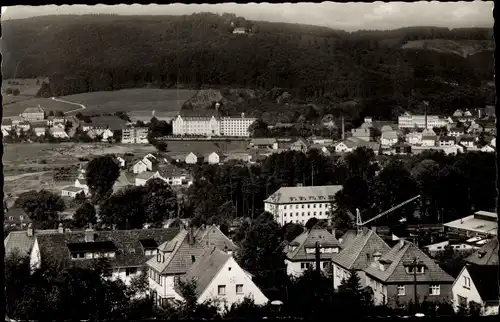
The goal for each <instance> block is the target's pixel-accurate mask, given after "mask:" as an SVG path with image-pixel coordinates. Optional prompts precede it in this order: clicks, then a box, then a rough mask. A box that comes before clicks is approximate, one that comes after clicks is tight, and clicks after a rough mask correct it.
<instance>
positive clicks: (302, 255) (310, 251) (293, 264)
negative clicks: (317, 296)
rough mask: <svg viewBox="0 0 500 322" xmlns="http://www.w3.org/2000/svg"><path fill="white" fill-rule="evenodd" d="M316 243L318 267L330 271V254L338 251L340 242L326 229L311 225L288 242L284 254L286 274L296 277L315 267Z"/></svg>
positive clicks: (326, 271)
mask: <svg viewBox="0 0 500 322" xmlns="http://www.w3.org/2000/svg"><path fill="white" fill-rule="evenodd" d="M316 243H318V247H319V252H320V262H321V264H320V265H321V267H320V268H321V269H322V270H323V271H324V272H325V273H328V272H331V260H332V256H333V254H335V253H338V252H339V251H340V243H339V241H338V240H337V238H335V236H334V235H332V234H331V233H330V232H328V230H326V229H324V228H318V227H313V228H312V229H309V230H306V231H305V232H303V233H302V234H300V235H299V236H297V237H296V238H295V239H294V240H293V241H292V242H290V243H289V244H288V246H287V249H286V254H285V256H286V259H285V264H286V271H287V274H288V275H291V276H295V277H298V276H300V275H302V274H303V273H304V272H305V271H306V270H307V269H309V268H312V269H315V268H316Z"/></svg>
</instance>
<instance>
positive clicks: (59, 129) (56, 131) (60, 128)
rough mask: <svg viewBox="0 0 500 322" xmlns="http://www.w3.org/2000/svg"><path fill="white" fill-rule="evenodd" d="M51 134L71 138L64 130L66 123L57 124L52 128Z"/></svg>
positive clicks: (61, 137)
mask: <svg viewBox="0 0 500 322" xmlns="http://www.w3.org/2000/svg"><path fill="white" fill-rule="evenodd" d="M49 132H50V134H51V135H52V136H53V137H55V138H60V139H67V138H69V136H68V133H66V131H64V125H61V124H57V125H54V126H53V127H51V128H50V130H49Z"/></svg>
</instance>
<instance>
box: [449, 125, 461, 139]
mask: <svg viewBox="0 0 500 322" xmlns="http://www.w3.org/2000/svg"><path fill="white" fill-rule="evenodd" d="M464 134H465V129H463V128H460V127H452V128H450V130H449V131H448V135H450V136H454V137H459V136H462V135H464Z"/></svg>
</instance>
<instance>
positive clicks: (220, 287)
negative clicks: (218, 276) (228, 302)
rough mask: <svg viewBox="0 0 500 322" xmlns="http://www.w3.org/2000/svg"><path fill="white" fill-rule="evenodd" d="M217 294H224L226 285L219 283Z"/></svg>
mask: <svg viewBox="0 0 500 322" xmlns="http://www.w3.org/2000/svg"><path fill="white" fill-rule="evenodd" d="M217 294H219V295H226V285H219V286H218V287H217Z"/></svg>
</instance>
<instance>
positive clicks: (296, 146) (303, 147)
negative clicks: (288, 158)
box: [290, 138, 309, 153]
mask: <svg viewBox="0 0 500 322" xmlns="http://www.w3.org/2000/svg"><path fill="white" fill-rule="evenodd" d="M308 148H309V143H308V142H307V141H306V140H305V139H304V138H299V139H298V140H297V141H295V142H293V143H292V144H291V145H290V150H292V151H298V152H304V153H305V152H306V151H307V149H308Z"/></svg>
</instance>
